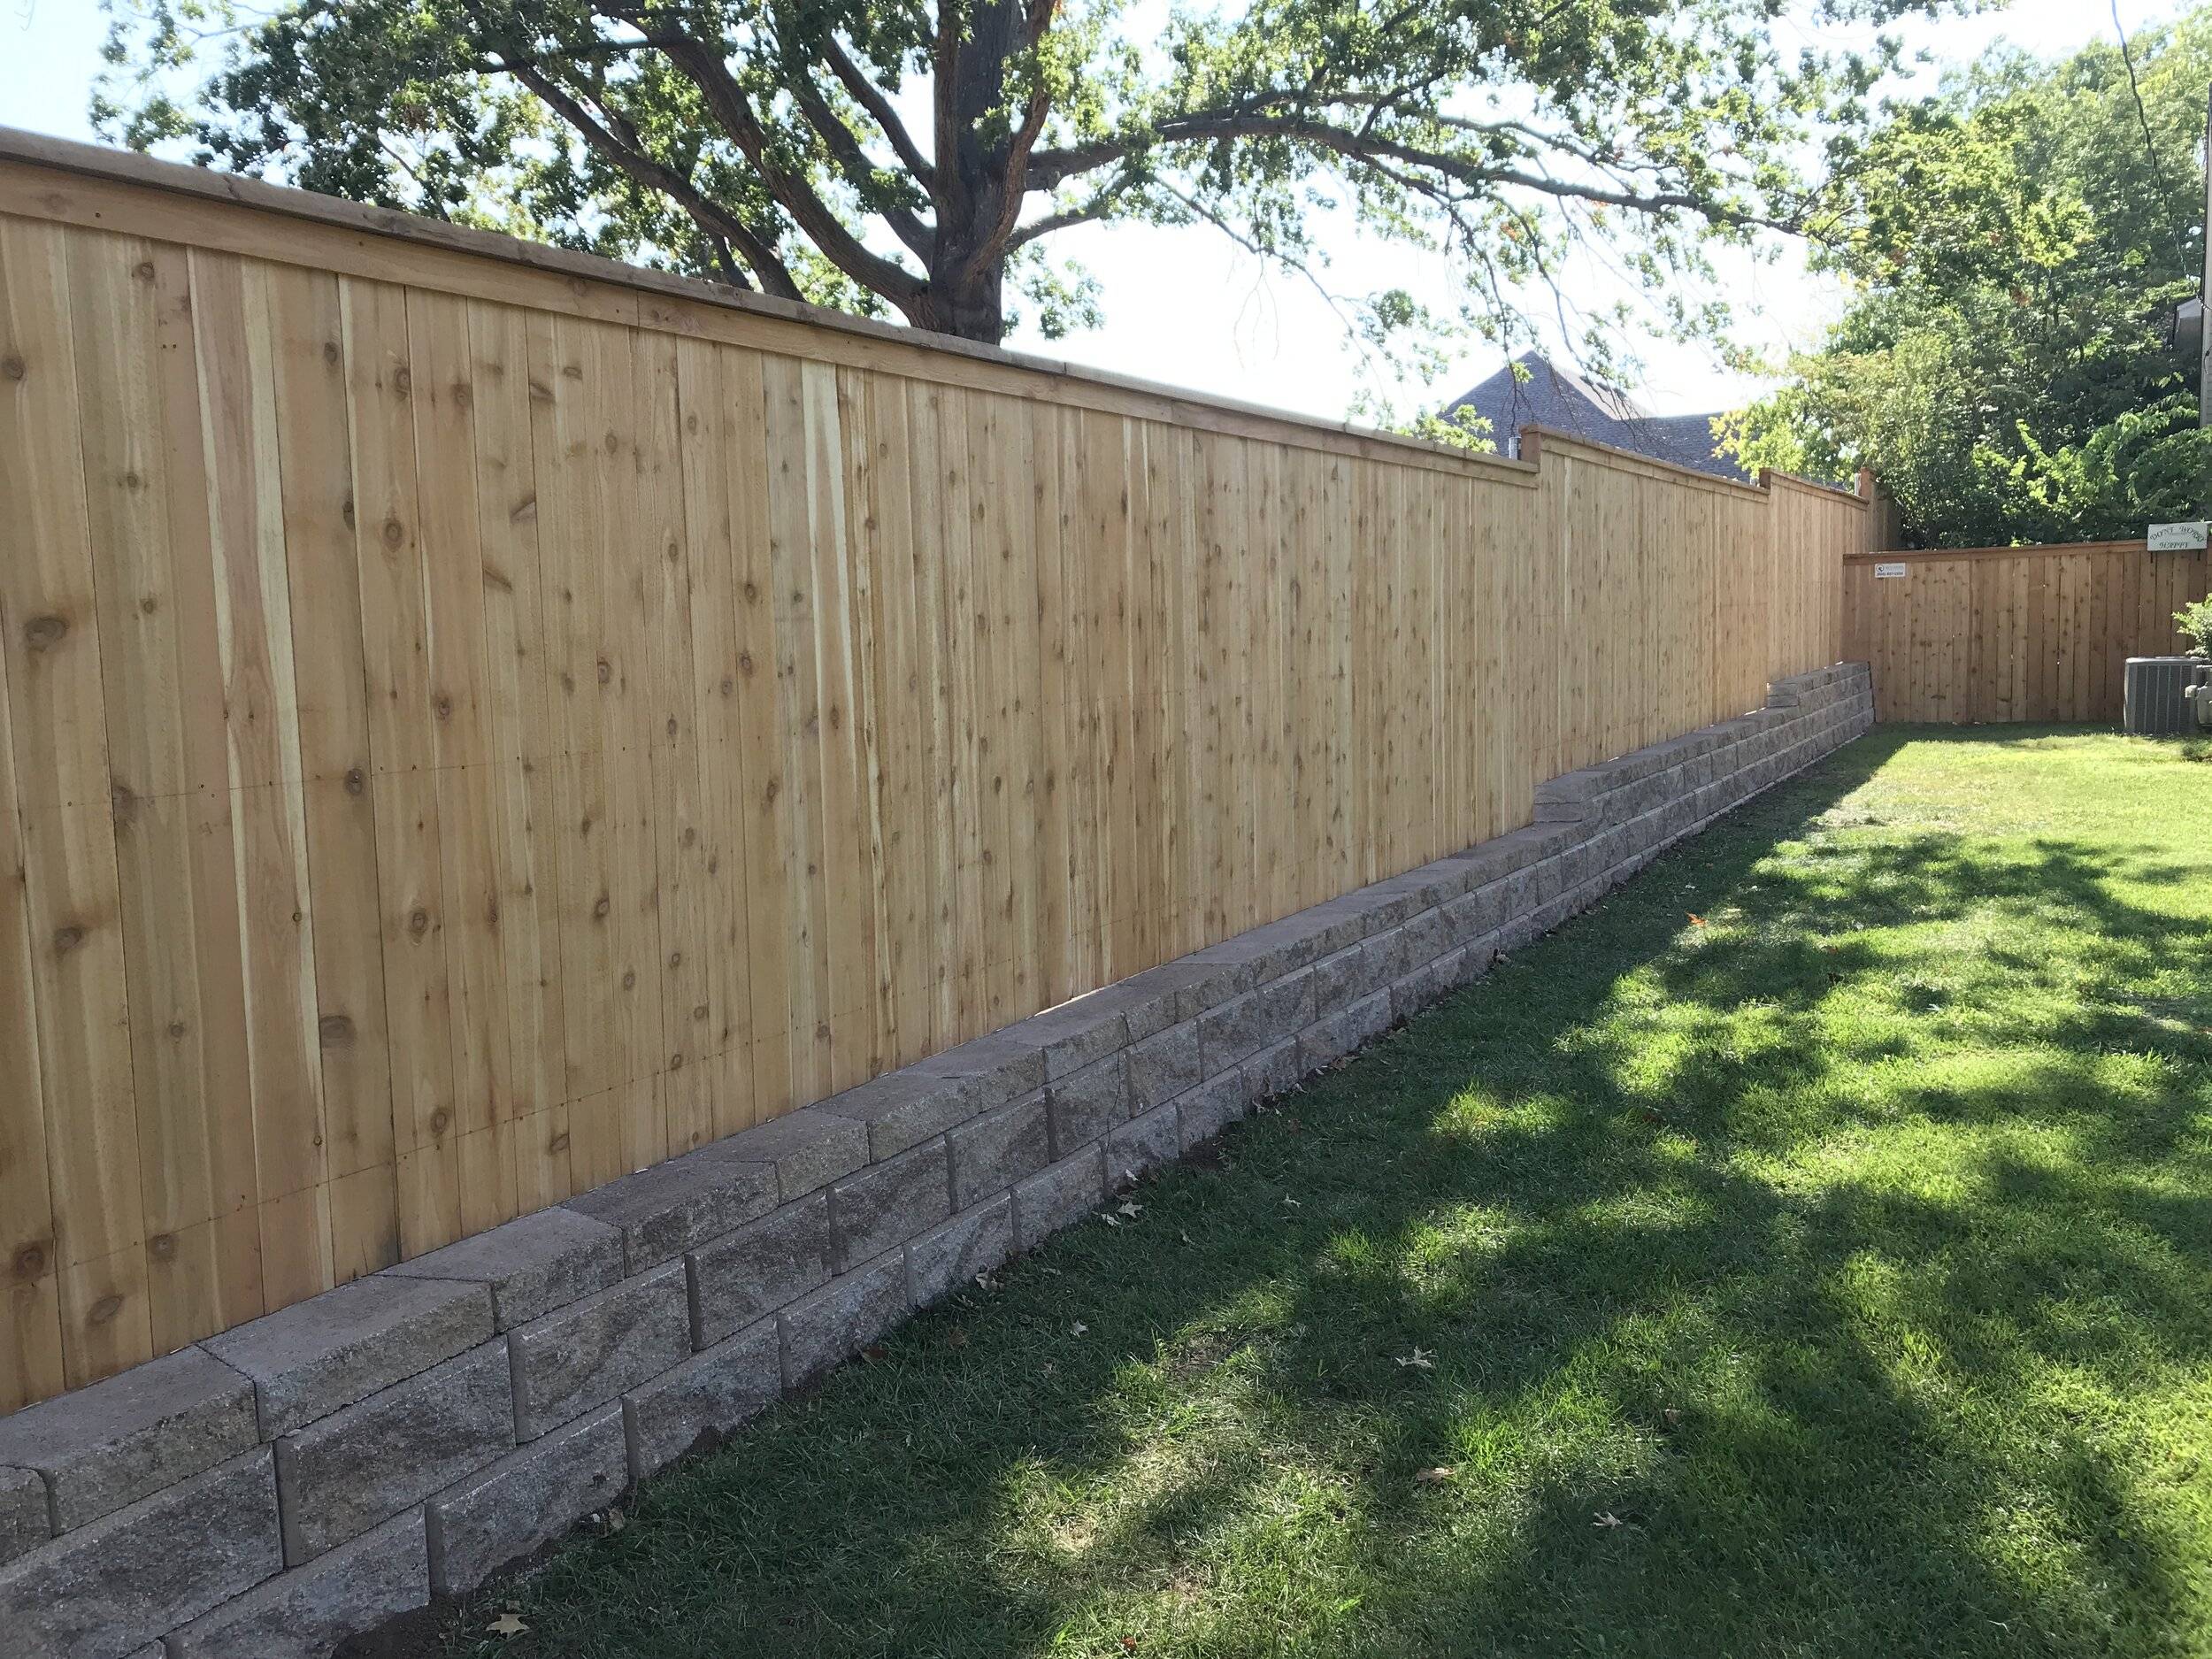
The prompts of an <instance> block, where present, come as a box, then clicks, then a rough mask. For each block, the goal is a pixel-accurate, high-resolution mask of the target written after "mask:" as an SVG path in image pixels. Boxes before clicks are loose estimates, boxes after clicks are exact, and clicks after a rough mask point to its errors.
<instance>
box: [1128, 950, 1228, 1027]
mask: <svg viewBox="0 0 2212 1659" xmlns="http://www.w3.org/2000/svg"><path fill="white" fill-rule="evenodd" d="M1250 972H1251V969H1250V966H1249V964H1241V963H1208V962H1194V961H1192V960H1191V959H1190V958H1189V957H1187V956H1185V957H1182V958H1180V959H1179V960H1177V961H1174V962H1164V963H1162V964H1160V965H1159V966H1158V967H1156V968H1147V969H1145V970H1144V972H1141V973H1138V974H1135V975H1133V976H1132V977H1131V978H1129V979H1124V980H1123V981H1121V989H1122V991H1123V993H1124V995H1123V1001H1122V1018H1124V1019H1125V1020H1126V1021H1127V1023H1128V1025H1129V1041H1131V1042H1142V1041H1144V1040H1145V1039H1146V1038H1147V1037H1149V1036H1151V1035H1153V1034H1154V1033H1156V1032H1161V1031H1164V1030H1166V1029H1167V1028H1168V1027H1169V1026H1170V1025H1175V1024H1177V1023H1178V1022H1179V1021H1181V1020H1187V1019H1194V1018H1197V1017H1198V1015H1199V1013H1200V1012H1201V1011H1202V1010H1204V1009H1208V1008H1211V1007H1212V1006H1213V1005H1214V1004H1215V1003H1217V1002H1225V1001H1227V1000H1228V999H1229V998H1230V997H1232V996H1234V995H1237V994H1238V992H1240V991H1243V990H1248V989H1249V988H1250V987H1248V985H1244V984H1240V983H1239V981H1240V980H1241V979H1245V978H1246V977H1247V976H1248V974H1249V973H1250Z"/></svg>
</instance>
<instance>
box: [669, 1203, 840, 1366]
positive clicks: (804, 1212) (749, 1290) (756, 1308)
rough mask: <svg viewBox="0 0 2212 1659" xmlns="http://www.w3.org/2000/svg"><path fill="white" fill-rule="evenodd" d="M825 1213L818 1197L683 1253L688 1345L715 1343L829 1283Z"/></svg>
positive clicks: (828, 1246)
mask: <svg viewBox="0 0 2212 1659" xmlns="http://www.w3.org/2000/svg"><path fill="white" fill-rule="evenodd" d="M830 1258H831V1251H830V1214H829V1197H828V1195H827V1194H823V1193H813V1194H809V1195H808V1196H806V1197H805V1198H803V1199H801V1200H800V1201H799V1202H797V1203H795V1204H786V1205H784V1206H783V1208H782V1209H780V1210H775V1211H772V1213H770V1214H768V1215H765V1216H763V1217H761V1218H760V1219H759V1220H758V1221H755V1222H750V1223H749V1224H748V1225H744V1226H742V1227H740V1228H739V1229H738V1230H737V1231H736V1232H734V1233H726V1234H724V1235H723V1236H722V1237H721V1238H718V1239H717V1240H714V1242H713V1243H711V1244H708V1245H704V1246H702V1247H701V1248H698V1249H696V1250H694V1251H693V1252H692V1253H691V1256H690V1263H691V1340H692V1346H694V1347H695V1348H707V1347H709V1346H710V1345H712V1344H713V1343H716V1342H719V1341H720V1340H722V1339H723V1338H724V1337H726V1336H728V1335H729V1334H730V1333H732V1332H733V1331H738V1330H741V1329H742V1328H743V1327H744V1326H746V1325H750V1324H752V1323H753V1322H754V1321H755V1320H756V1319H758V1318H761V1317H763V1316H764V1315H767V1314H771V1313H773V1312H774V1311H775V1310H777V1309H779V1308H780V1307H782V1306H783V1305H784V1303H786V1302H791V1301H794V1300H795V1299H796V1298H798V1297H800V1296H803V1295H804V1294H806V1293H807V1292H808V1291H810V1290H812V1289H814V1288H815V1287H816V1286H820V1285H826V1284H827V1283H828V1282H829V1276H830V1273H831V1271H832V1270H831V1265H830Z"/></svg>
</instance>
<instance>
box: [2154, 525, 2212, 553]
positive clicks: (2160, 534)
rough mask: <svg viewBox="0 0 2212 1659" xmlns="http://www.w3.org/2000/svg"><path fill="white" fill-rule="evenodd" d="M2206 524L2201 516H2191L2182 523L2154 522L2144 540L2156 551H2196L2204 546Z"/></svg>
mask: <svg viewBox="0 0 2212 1659" xmlns="http://www.w3.org/2000/svg"><path fill="white" fill-rule="evenodd" d="M2204 526H2205V521H2204V520H2203V519H2201V518H2189V519H2185V520H2184V521H2183V522H2182V523H2180V524H2154V525H2153V526H2151V527H2150V534H2148V535H2147V536H2146V537H2144V540H2145V541H2147V542H2149V543H2150V549H2151V551H2152V552H2154V553H2196V552H2200V551H2202V550H2203V548H2204Z"/></svg>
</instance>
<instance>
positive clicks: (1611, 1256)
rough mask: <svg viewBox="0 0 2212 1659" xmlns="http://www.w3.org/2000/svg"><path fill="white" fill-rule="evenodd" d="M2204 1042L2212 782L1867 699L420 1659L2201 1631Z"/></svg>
mask: <svg viewBox="0 0 2212 1659" xmlns="http://www.w3.org/2000/svg"><path fill="white" fill-rule="evenodd" d="M2208 1028H2212V764H2193V763H2191V762H2190V761H2188V760H2186V759H2185V758H2184V757H2183V754H2182V751H2181V749H2179V748H2178V747H2177V746H2173V745H2163V746H2162V745H2156V744H2152V743H2148V742H2144V741H2136V740H2129V739H2124V738H2120V737H2117V736H2114V735H2110V734H2104V733H2085V732H2081V731H2078V730H2058V731H2043V730H2036V729H2029V728H2020V727H2008V728H1997V729H1993V730H1988V731H1981V732H1964V733H1961V732H1955V731H1951V730H1948V729H1944V730H1932V729H1916V728H1885V729H1884V730H1883V731H1881V732H1880V733H1877V734H1876V735H1874V736H1872V737H1870V738H1868V739H1866V740H1865V741H1862V742H1860V743H1858V744H1856V745H1855V746H1854V747H1852V748H1851V749H1847V750H1846V751H1844V752H1842V753H1841V754H1839V755H1838V756H1835V757H1832V759H1831V760H1830V761H1829V762H1828V763H1827V764H1825V765H1824V767H1822V768H1820V769H1819V770H1818V771H1816V772H1814V773H1812V774H1809V775H1808V776H1807V777H1805V778H1803V779H1801V780H1798V781H1796V782H1794V783H1793V784H1791V785H1789V786H1786V787H1784V788H1782V789H1780V790H1778V791H1777V792H1775V793H1774V794H1773V795H1770V796H1768V797H1766V798H1765V799H1763V800H1762V801H1760V802H1757V803H1754V804H1753V805H1752V806H1750V807H1748V808H1747V809H1745V810H1743V811H1741V812H1740V813H1739V814H1737V815H1736V816H1735V817H1734V818H1732V819H1730V820H1728V821H1727V822H1726V823H1724V825H1722V826H1718V827H1717V828H1716V829H1714V830H1712V831H1711V832H1709V833H1707V834H1706V835H1704V836H1703V837H1701V839H1700V840H1698V841H1696V842H1695V843H1694V844H1693V845H1692V846H1690V847H1688V848H1687V849H1684V850H1682V851H1680V852H1678V853H1677V854H1676V855H1674V856H1671V857H1669V858H1667V859H1664V860H1663V861H1662V862H1660V863H1659V864H1655V865H1654V866H1653V867H1652V868H1651V869H1650V870H1649V871H1647V872H1646V873H1645V874H1643V875H1642V876H1641V877H1640V878H1639V879H1637V880H1636V881H1635V882H1634V883H1633V884H1632V886H1630V887H1627V888H1625V889H1624V890H1623V891H1622V892H1620V893H1619V894H1618V895H1616V896H1615V897H1614V898H1612V899H1611V900H1610V901H1609V902H1608V903H1606V904H1605V905H1604V906H1602V907H1601V908H1600V909H1599V910H1596V911H1594V912H1593V913H1592V914H1590V915H1588V916H1586V917H1585V918H1582V919H1580V920H1578V921H1577V922H1575V923H1573V924H1571V926H1568V927H1567V928H1565V929H1564V930H1563V932H1561V933H1558V934H1556V935H1555V936H1554V937H1552V938H1550V939H1548V940H1545V941H1541V942H1540V943H1539V944H1537V945H1534V946H1532V947H1531V948H1530V949H1526V950H1525V951H1523V952H1522V953H1520V954H1519V955H1518V956H1516V957H1515V958H1514V959H1513V960H1512V961H1510V962H1509V963H1508V964H1502V965H1501V966H1500V967H1499V968H1498V969H1497V970H1496V971H1495V972H1494V973H1493V974H1492V975H1491V976H1490V978H1488V979H1486V980H1484V981H1483V982H1482V983H1480V984H1479V985H1477V986H1474V987H1470V988H1469V989H1468V990H1466V991H1464V992H1463V993H1461V994H1459V995H1456V996H1455V997H1454V998H1453V999H1451V1000H1450V1001H1449V1002H1447V1003H1445V1004H1444V1005H1442V1006H1441V1007H1440V1008H1439V1009H1438V1010H1435V1011H1433V1012H1432V1013H1430V1014H1428V1015H1427V1016H1425V1017H1424V1018H1421V1019H1419V1020H1417V1021H1416V1022H1415V1023H1414V1024H1413V1025H1410V1026H1409V1027H1407V1028H1406V1029H1404V1030H1402V1031H1401V1032H1398V1033H1394V1034H1393V1035H1391V1036H1390V1037H1388V1038H1386V1039H1385V1040H1384V1041H1381V1042H1380V1043H1379V1044H1378V1045H1377V1046H1376V1047H1375V1048H1373V1049H1371V1051H1369V1052H1368V1053H1366V1054H1365V1055H1363V1056H1360V1057H1359V1058H1358V1059H1356V1061H1355V1062H1353V1063H1352V1064H1348V1065H1346V1066H1344V1067H1342V1068H1340V1070H1338V1071H1334V1072H1333V1073H1332V1074H1330V1075H1329V1076H1327V1077H1326V1078H1325V1079H1320V1080H1318V1081H1317V1082H1316V1083H1314V1084H1312V1085H1310V1087H1308V1088H1307V1089H1306V1090H1305V1091H1304V1092H1303V1093H1302V1094H1296V1095H1294V1096H1291V1097H1290V1098H1288V1099H1287V1100H1286V1101H1284V1102H1280V1104H1279V1109H1278V1110H1274V1111H1272V1112H1271V1113H1268V1114H1266V1115H1264V1116H1263V1117H1261V1118H1257V1119H1256V1120H1254V1121H1253V1122H1252V1123H1251V1124H1249V1125H1246V1126H1244V1127H1242V1128H1241V1129H1239V1130H1236V1131H1233V1132H1232V1133H1230V1134H1229V1135H1228V1136H1227V1137H1225V1139H1224V1140H1223V1141H1221V1142H1220V1143H1219V1145H1218V1148H1217V1152H1218V1156H1216V1157H1213V1158H1211V1159H1207V1160H1202V1164H1201V1165H1200V1166H1198V1167H1191V1166H1186V1167H1183V1168H1180V1169H1178V1170H1175V1171H1169V1172H1166V1173H1164V1175H1162V1176H1161V1177H1160V1178H1159V1179H1156V1180H1154V1181H1150V1182H1148V1183H1147V1184H1146V1185H1145V1186H1144V1187H1142V1188H1141V1189H1140V1190H1139V1191H1138V1192H1137V1193H1136V1194H1134V1195H1133V1196H1134V1199H1135V1202H1137V1203H1138V1204H1139V1205H1141V1210H1140V1211H1139V1213H1138V1214H1137V1215H1136V1216H1135V1217H1133V1218H1132V1219H1129V1220H1127V1221H1125V1222H1124V1223H1123V1225H1118V1226H1114V1227H1109V1226H1107V1225H1102V1224H1100V1223H1096V1222H1093V1223H1087V1224H1086V1225H1082V1226H1080V1227H1079V1228H1078V1229H1076V1230H1075V1231H1074V1232H1072V1233H1068V1234H1064V1235H1063V1236H1062V1237H1061V1238H1060V1239H1059V1240H1056V1241H1055V1242H1054V1243H1053V1244H1052V1245H1050V1246H1049V1247H1048V1248H1046V1249H1044V1250H1043V1251H1041V1253H1039V1254H1037V1255H1035V1256H1031V1257H1028V1258H1026V1259H1025V1260H1023V1261H1021V1262H1019V1263H1015V1264H1013V1265H1012V1266H1010V1267H1009V1268H1008V1269H1007V1270H1006V1271H1004V1272H1003V1273H1002V1275H1001V1276H1000V1279H999V1282H998V1283H997V1284H996V1285H995V1286H994V1287H990V1288H980V1287H979V1288H977V1289H974V1290H972V1292H970V1293H969V1294H965V1295H964V1296H962V1297H960V1298H958V1299H957V1300H956V1302H954V1303H952V1304H949V1305H948V1306H946V1307H944V1308H943V1309H941V1310H938V1311H936V1312H934V1313H933V1314H931V1315H929V1316H927V1317H924V1318H922V1319H920V1320H918V1321H917V1322H916V1323H914V1324H913V1325H910V1326H907V1327H905V1328H904V1329H902V1330H901V1331H900V1332H898V1333H895V1335H894V1336H893V1338H892V1339H891V1340H890V1341H889V1343H888V1345H887V1352H886V1353H885V1355H884V1356H883V1357H882V1358H881V1359H880V1360H879V1362H878V1363H872V1364H866V1365H862V1366H857V1367H854V1368H849V1369H848V1370H846V1371H842V1372H841V1373H839V1374H838V1375H837V1376H835V1377H834V1378H833V1379H831V1381H830V1382H829V1383H828V1385H827V1386H826V1387H825V1388H823V1390H822V1391H821V1392H820V1393H819V1394H818V1395H817V1396H815V1397H814V1398H812V1399H810V1400H808V1401H806V1402H803V1403H798V1404H794V1405H787V1406H786V1407H785V1408H783V1409H780V1410H779V1411H777V1412H774V1413H772V1414H771V1416H770V1417H767V1418H765V1419H763V1420H762V1421H761V1422H759V1423H758V1424H757V1425H755V1426H754V1427H752V1428H751V1429H749V1431H748V1432H745V1433H743V1434H742V1435H741V1436H739V1437H738V1438H737V1439H736V1440H733V1442H732V1443H731V1444H730V1445H728V1446H726V1448H723V1449H722V1450H720V1451H719V1452H718V1453H715V1454H713V1455H709V1456H706V1457H703V1458H701V1459H698V1460H695V1461H694V1462H692V1463H687V1464H686V1465H684V1466H683V1467H682V1468H681V1469H680V1470H679V1471H674V1472H672V1473H671V1474H670V1475H669V1476H667V1477H666V1478H664V1479H661V1480H658V1481H657V1482H655V1483H653V1484H651V1485H650V1486H649V1487H648V1488H647V1489H646V1490H645V1491H644V1492H643V1494H641V1498H640V1500H639V1502H637V1504H636V1506H635V1509H634V1512H633V1513H631V1514H630V1515H628V1516H627V1517H625V1518H626V1525H624V1526H622V1528H621V1529H620V1530H619V1531H618V1532H613V1533H610V1534H606V1535H603V1536H596V1537H592V1538H587V1539H582V1540H579V1541H577V1542H575V1543H574V1544H572V1546H570V1547H568V1548H565V1549H564V1550H563V1551H562V1552H560V1553H559V1554H558V1555H557V1556H556V1557H555V1558H554V1559H553V1561H552V1562H551V1563H550V1564H549V1566H548V1567H547V1568H546V1569H545V1570H544V1571H542V1572H541V1573H540V1574H539V1575H538V1576H536V1577H535V1578H532V1579H530V1580H529V1581H527V1582H526V1583H525V1584H523V1585H521V1586H517V1587H515V1588H512V1589H510V1590H508V1591H505V1592H503V1593H500V1594H497V1595H495V1597H493V1598H492V1599H491V1600H488V1601H483V1602H480V1603H478V1604H477V1605H475V1606H473V1607H471V1608H469V1609H465V1610H463V1611H462V1612H461V1613H460V1614H458V1615H457V1616H456V1617H455V1618H454V1619H453V1620H452V1621H450V1622H449V1624H448V1626H447V1630H446V1632H445V1638H444V1640H446V1643H447V1646H446V1648H445V1649H444V1651H447V1652H449V1653H451V1654H455V1655H461V1654H478V1653H490V1652H499V1653H503V1654H507V1655H519V1654H529V1655H540V1654H548V1655H550V1654H558V1655H571V1654H574V1655H624V1656H626V1659H629V1656H633V1655H650V1656H651V1659H680V1656H685V1655H698V1656H700V1659H706V1656H708V1655H712V1656H713V1659H736V1656H739V1655H753V1654H761V1655H877V1654H881V1655H897V1656H898V1659H921V1656H922V1655H964V1656H968V1655H1013V1654H1023V1655H1027V1654H1051V1655H1120V1654H1125V1653H1130V1652H1134V1653H1138V1654H1145V1655H1162V1654H1175V1655H1260V1654H1268V1655H1276V1654H1310V1655H1345V1654H1359V1655H1554V1654H1575V1655H1583V1654H1588V1655H1654V1656H1655V1659H1658V1656H1662V1655H1663V1656H1666V1659H1683V1656H1686V1655H1687V1656H1690V1659H1712V1656H1716V1655H1813V1654H1819V1655H1850V1656H1851V1659H1867V1656H1870V1655H1918V1654H1926V1655H1980V1654H1987V1655H2025V1654H2047V1655H2070V1656H2071V1655H2128V1656H2129V1659H2143V1656H2145V1655H2171V1654H2199V1655H2212V1032H2208ZM510 1605H511V1606H512V1607H513V1608H515V1609H518V1612H519V1614H520V1617H521V1619H522V1621H523V1622H524V1623H525V1624H526V1625H527V1626H528V1627H529V1628H528V1632H527V1633H526V1634H524V1635H521V1636H518V1637H515V1638H512V1639H511V1640H500V1639H495V1638H491V1637H488V1636H486V1635H485V1634H483V1632H484V1630H485V1627H486V1625H487V1624H488V1622H489V1621H490V1620H491V1619H492V1618H493V1617H495V1615H496V1614H497V1613H498V1611H500V1610H501V1609H503V1608H505V1607H507V1606H510Z"/></svg>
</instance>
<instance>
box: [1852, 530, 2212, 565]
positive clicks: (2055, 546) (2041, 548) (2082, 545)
mask: <svg viewBox="0 0 2212 1659" xmlns="http://www.w3.org/2000/svg"><path fill="white" fill-rule="evenodd" d="M2147 545H2148V544H2147V543H2146V542H2145V541H2143V539H2142V538H2141V537H2140V536H2138V537H2137V538H2136V539H2135V540H2133V541H2024V542H2022V543H2020V544H2019V545H2018V546H2017V547H1914V548H1897V549H1892V550H1890V551H1888V552H1886V553H1884V552H1877V553H1846V554H1845V555H1844V556H1843V562H1844V563H1845V564H1847V565H1871V564H1874V563H1876V562H1877V561H1878V562H1880V563H1882V564H1884V565H1899V564H1905V565H1931V564H1940V563H1942V562H1943V561H1945V560H1947V559H2017V558H2055V557H2059V556H2060V555H2062V554H2067V553H2140V552H2143V551H2145V550H2146V549H2147ZM2159 557H2166V555H2163V554H2161V555H2160V556H2159ZM2175 557H2182V558H2186V557H2191V555H2189V554H2186V553H2184V554H2178V555H2176V556H2175Z"/></svg>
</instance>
